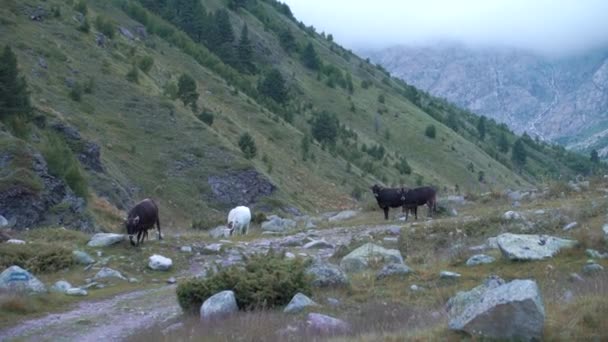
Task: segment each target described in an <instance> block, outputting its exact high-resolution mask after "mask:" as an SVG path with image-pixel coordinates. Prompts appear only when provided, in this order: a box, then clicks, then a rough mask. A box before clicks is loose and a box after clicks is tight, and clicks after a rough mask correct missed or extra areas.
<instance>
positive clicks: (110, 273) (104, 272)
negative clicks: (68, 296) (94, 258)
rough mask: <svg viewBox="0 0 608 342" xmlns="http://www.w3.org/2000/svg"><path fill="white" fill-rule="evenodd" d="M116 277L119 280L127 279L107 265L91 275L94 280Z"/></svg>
mask: <svg viewBox="0 0 608 342" xmlns="http://www.w3.org/2000/svg"><path fill="white" fill-rule="evenodd" d="M108 278H118V279H120V280H127V278H125V276H123V275H122V274H121V273H120V272H118V271H116V270H113V269H111V268H109V267H102V268H101V269H100V270H99V272H97V274H95V276H94V277H93V279H94V280H101V279H108Z"/></svg>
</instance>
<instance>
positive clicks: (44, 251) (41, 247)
mask: <svg viewBox="0 0 608 342" xmlns="http://www.w3.org/2000/svg"><path fill="white" fill-rule="evenodd" d="M73 263H74V261H73V258H72V251H71V250H69V249H67V248H65V247H61V246H57V245H53V244H46V243H37V242H34V243H28V244H26V245H14V244H6V243H3V244H1V245H0V269H5V268H8V267H10V266H12V265H17V266H19V267H21V268H24V269H26V270H28V271H29V272H32V273H34V274H36V273H49V272H56V271H60V270H63V269H66V268H69V267H70V266H72V265H73Z"/></svg>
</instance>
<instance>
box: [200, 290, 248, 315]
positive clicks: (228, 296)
mask: <svg viewBox="0 0 608 342" xmlns="http://www.w3.org/2000/svg"><path fill="white" fill-rule="evenodd" d="M237 311H239V307H238V305H237V304H236V298H235V296H234V292H232V291H222V292H219V293H216V294H214V295H213V296H211V297H209V298H208V299H207V300H206V301H205V302H204V303H203V305H202V306H201V310H200V314H201V320H213V319H217V318H222V317H224V316H227V315H230V314H233V313H235V312H237Z"/></svg>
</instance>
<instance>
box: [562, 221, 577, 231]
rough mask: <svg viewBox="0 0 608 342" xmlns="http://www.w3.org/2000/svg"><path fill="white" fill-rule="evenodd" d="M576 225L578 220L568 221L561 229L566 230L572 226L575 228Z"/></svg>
mask: <svg viewBox="0 0 608 342" xmlns="http://www.w3.org/2000/svg"><path fill="white" fill-rule="evenodd" d="M576 226H578V222H570V223H568V224H567V225H565V226H564V228H563V230H564V231H568V230H570V229H572V228H576Z"/></svg>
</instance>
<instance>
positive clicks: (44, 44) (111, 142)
mask: <svg viewBox="0 0 608 342" xmlns="http://www.w3.org/2000/svg"><path fill="white" fill-rule="evenodd" d="M2 3H3V6H1V7H0V18H1V20H0V45H1V46H4V45H9V46H11V48H12V49H13V51H14V52H15V53H16V54H17V57H18V61H19V67H20V70H21V73H22V74H23V75H24V76H25V77H26V80H27V82H28V84H29V88H30V90H31V100H32V103H33V105H34V107H35V112H36V114H35V117H36V118H37V120H36V122H32V123H30V124H29V126H30V133H29V134H27V135H26V136H24V137H23V139H24V140H26V141H27V142H28V144H31V145H32V146H35V147H36V148H39V149H40V148H43V147H44V145H45V143H46V141H47V140H46V139H47V138H46V137H47V136H48V135H52V134H54V133H51V132H53V129H52V128H51V127H54V126H53V125H55V126H56V123H63V124H67V125H69V126H71V127H74V128H76V129H77V130H78V132H79V134H80V135H81V137H82V140H83V141H85V142H92V143H94V144H97V145H98V146H99V147H100V151H101V163H102V165H103V170H102V171H100V172H97V171H92V170H90V169H88V168H85V169H86V171H85V173H84V174H85V178H86V180H87V181H88V186H89V192H90V193H91V195H90V196H91V198H90V200H89V201H88V205H89V207H90V209H91V211H92V212H93V214H94V215H95V217H96V218H97V220H98V222H101V223H102V225H104V227H105V228H106V229H114V228H116V227H117V222H118V220H117V219H116V216H117V214H116V213H117V211H116V208H115V206H116V207H118V208H121V209H125V208H127V207H128V206H129V205H131V204H132V203H133V202H134V201H137V200H139V199H141V198H145V197H153V198H155V199H157V200H158V201H159V202H160V203H161V207H162V211H163V216H164V217H166V218H165V219H164V221H165V222H166V223H165V224H166V225H169V226H178V225H179V226H182V225H189V224H190V222H191V221H192V220H193V219H195V220H202V221H203V222H204V225H210V224H212V223H214V222H216V221H219V220H223V217H224V214H223V212H224V211H225V208H226V207H228V206H230V205H232V204H231V203H227V202H225V201H224V202H222V201H220V200H218V195H217V194H216V193H214V191H213V189H212V185H211V183H210V180H212V179H215V178H218V177H219V178H222V177H228V176H230V175H234V174H239V172H241V171H244V170H256V171H257V172H259V173H260V174H261V175H262V176H263V177H266V178H267V179H268V180H270V182H271V183H272V184H273V185H274V186H275V189H276V191H274V192H273V194H272V195H271V196H266V197H264V196H261V197H259V198H258V199H257V202H258V204H257V206H258V207H259V208H266V209H274V210H276V209H281V208H282V209H285V210H288V208H290V207H297V208H300V209H301V210H304V211H315V210H320V211H327V210H330V209H335V208H345V207H351V206H354V205H357V200H360V199H361V198H362V196H367V192H368V186H369V185H370V184H372V183H375V182H381V183H384V184H386V185H399V184H404V185H406V186H415V185H417V184H433V185H436V186H438V187H439V188H440V189H444V188H446V189H453V188H454V187H455V186H456V185H458V187H459V189H460V190H461V191H467V192H481V191H487V190H501V189H504V188H507V187H510V188H513V187H526V186H529V185H530V184H533V183H537V182H539V181H540V180H541V179H542V178H543V177H544V176H554V175H561V176H569V175H574V174H576V173H581V172H582V173H586V172H588V171H589V169H590V167H589V166H588V165H587V164H585V161H584V160H583V158H579V157H577V156H574V155H572V154H570V153H568V152H565V151H563V150H556V149H554V148H552V147H550V146H546V145H543V144H539V143H535V142H534V141H531V140H529V141H528V140H526V141H524V143H525V146H526V150H527V151H528V159H527V160H528V161H527V163H526V164H525V165H523V166H514V165H513V163H512V161H511V154H510V152H507V153H500V152H497V151H496V148H495V145H496V137H497V136H498V134H499V132H504V134H506V135H507V137H508V140H509V144H511V145H512V144H513V142H514V141H515V140H516V139H517V137H515V136H514V135H513V134H512V133H511V132H509V131H508V130H506V129H505V128H504V127H502V128H499V127H498V126H497V125H496V124H495V123H491V122H490V123H489V124H488V130H487V131H488V133H487V136H486V138H485V139H484V140H483V141H482V140H480V139H479V138H478V137H477V136H476V135H475V131H474V127H475V120H477V117H476V116H474V115H473V114H471V113H466V112H464V111H461V110H459V109H458V108H455V107H453V106H451V105H449V104H446V103H443V102H442V101H440V100H438V99H434V98H432V97H430V96H428V95H426V94H424V93H422V92H419V91H417V90H415V89H413V88H412V87H409V86H407V85H405V84H403V83H402V82H400V81H397V80H395V79H393V78H391V77H390V75H388V74H387V73H386V71H384V70H382V69H381V68H378V67H375V66H372V65H371V64H369V63H368V62H366V61H364V60H362V59H360V58H359V57H357V56H355V55H354V54H352V53H351V52H350V51H347V50H345V49H344V48H342V47H340V46H339V45H337V44H336V43H334V42H333V41H332V39H331V37H330V36H326V35H325V34H318V33H316V32H315V30H314V28H312V27H306V26H305V25H304V24H303V23H300V22H297V20H296V19H294V18H293V16H291V15H290V12H289V9H288V7H286V6H285V5H282V4H280V3H278V2H274V1H271V0H268V1H262V0H258V1H255V0H249V1H229V2H224V1H220V0H210V1H204V2H203V3H202V6H201V7H200V8H199V7H197V8H198V9H197V10H198V11H199V12H192V11H186V10H184V11H180V9H184V8H185V7H184V6H186V5H188V4H193V2H192V1H177V2H176V4H177V5H179V6H177V5H175V6H173V7H171V6H168V8H173V9H174V10H173V11H168V10H167V9H166V8H162V4H163V3H164V2H151V1H141V2H140V1H134V0H115V1H84V0H82V1H71V0H68V1H61V0H48V1H36V0H26V1H14V0H3V1H2ZM168 3H169V4H171V3H172V2H171V1H169V2H168ZM199 5H200V4H199ZM228 5H230V6H228ZM180 6H182V7H180ZM197 6H198V5H197ZM38 7H40V8H41V9H43V11H44V13H45V15H44V16H43V20H42V21H33V20H31V19H30V15H32V13H35V12H36V11H37V8H38ZM85 9H86V10H85ZM219 10H222V11H224V12H222V13H226V14H227V17H228V22H229V24H230V27H231V28H232V32H233V34H234V36H235V39H234V40H233V41H232V42H220V43H217V42H213V41H212V40H211V39H210V38H207V39H205V38H204V35H203V34H202V33H201V32H203V31H202V30H204V29H208V30H212V29H214V28H213V27H211V28H210V27H209V23H210V22H214V21H212V20H211V19H209V18H211V17H212V16H215V17H217V16H218V13H220V12H218V11H219ZM85 12H86V13H85ZM180 12H183V13H180ZM187 13H194V14H195V15H198V14H200V13H206V14H205V20H202V21H199V22H198V23H199V24H200V25H202V26H201V27H202V28H201V27H198V28H197V30H199V31H196V32H198V33H199V35H197V34H195V33H193V32H190V31H189V27H186V26H184V25H186V24H185V23H189V22H190V21H191V20H193V19H192V18H191V17H188V16H187ZM197 13H198V14H197ZM215 17H214V18H215ZM189 20H190V21H189ZM218 20H219V19H218ZM85 21H86V23H85ZM195 23H196V21H195ZM205 23H207V24H205ZM245 24H246V25H247V28H248V32H249V34H248V37H249V40H250V43H251V44H250V46H251V50H252V53H251V59H250V60H249V61H247V62H248V63H249V64H248V66H244V65H245V64H244V63H243V61H242V60H239V59H238V58H237V57H238V56H240V55H238V53H237V51H238V50H237V48H238V45H239V39H240V38H241V35H240V34H241V32H242V28H243V26H244V25H245ZM175 25H178V26H180V28H181V29H180V28H178V27H176V26H175ZM205 25H206V26H205ZM86 26H88V30H87V28H86ZM286 30H289V32H290V33H291V35H292V36H293V40H289V39H287V44H286V43H285V39H284V35H285V32H286ZM184 31H186V32H184ZM102 32H103V33H104V36H103V38H101V40H100V35H101V33H102ZM201 36H202V37H203V38H200V37H201ZM210 37H213V35H210ZM282 38H283V42H282ZM290 44H291V45H290ZM308 45H310V46H312V48H313V49H314V50H315V52H316V54H317V55H318V58H319V61H320V66H318V67H316V68H315V67H313V68H311V67H310V66H306V65H305V64H306V63H305V62H303V58H302V56H303V55H304V53H305V52H304V51H306V47H307V46H308ZM289 46H291V48H289ZM235 56H236V57H235ZM150 64H151V65H150ZM272 70H278V71H279V72H280V74H281V75H282V77H283V78H284V79H285V84H286V89H287V93H288V99H287V100H286V101H282V102H281V101H276V100H275V99H273V98H272V97H270V96H268V95H267V94H266V96H265V95H264V94H263V93H260V91H259V89H260V84H261V83H262V82H263V81H264V80H265V79H266V78H267V76H268V75H269V74H270V73H271V71H272ZM183 74H187V75H189V76H191V77H192V78H193V79H194V80H195V82H196V85H197V90H196V91H197V93H198V94H200V96H199V97H198V100H197V102H196V107H197V109H196V110H192V108H191V106H189V105H188V106H186V105H184V103H183V102H182V101H180V100H178V99H176V98H175V96H174V95H175V91H176V88H177V85H178V83H179V79H180V76H181V75H183ZM349 79H350V82H349V81H348V80H349ZM201 112H205V113H212V114H213V123H212V124H211V125H209V124H206V123H204V122H203V121H202V119H203V117H202V116H201V115H200V114H201ZM323 113H326V114H323ZM324 115H325V116H326V117H329V122H330V126H331V127H330V128H333V129H334V131H332V130H331V129H330V134H329V136H330V137H331V136H334V137H336V138H335V141H333V140H334V139H332V138H328V139H329V140H323V139H321V138H319V136H317V138H316V139H315V138H313V137H315V127H316V125H315V123H316V122H318V121H320V120H321V119H320V118H321V117H323V116H324ZM450 117H452V119H449V118H450ZM454 117H456V120H457V122H458V124H457V126H458V127H459V128H455V127H454V126H453V125H452V124H453V118H454ZM450 120H452V121H450ZM40 122H46V123H47V124H40ZM36 123H37V124H36ZM332 125H333V126H332ZM430 125H433V126H434V127H435V131H436V133H435V137H434V138H431V137H429V136H427V135H425V130H426V129H427V127H428V126H430ZM321 128H323V127H321ZM325 128H326V127H325ZM7 130H8V129H7ZM245 132H249V133H250V135H251V136H252V137H253V139H254V141H255V145H256V147H257V155H256V156H255V157H254V158H252V159H247V158H245V157H244V155H243V153H242V152H241V150H240V149H239V145H238V141H239V138H240V136H241V135H242V134H243V133H245ZM13 133H14V132H13ZM326 136H327V135H326ZM64 139H65V135H64ZM67 140H69V139H67ZM67 143H68V144H69V146H70V148H72V150H73V151H74V153H75V154H78V153H79V150H78V149H79V148H80V147H79V146H75V145H74V144H73V143H71V142H70V141H67ZM305 145H306V146H309V147H308V151H306V148H305V147H303V146H305ZM2 146H3V145H2ZM3 148H4V147H3ZM557 156H560V157H559V158H558V157H557ZM396 164H400V165H401V171H400V170H399V169H398V168H397V167H395V165H396ZM407 165H409V166H410V170H409V172H408V168H407ZM480 174H482V175H483V177H480ZM214 177H215V178H214ZM225 179H228V181H230V180H231V179H232V178H225ZM480 179H481V181H480ZM3 181H4V180H3ZM246 190H248V189H246ZM241 191H242V190H241ZM235 196H236V197H238V194H232V197H233V198H234V197H235Z"/></svg>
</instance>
